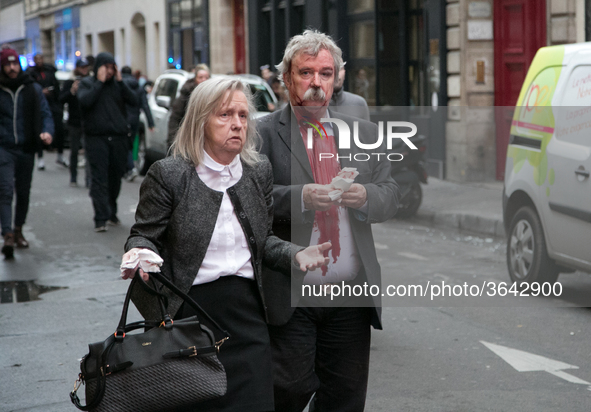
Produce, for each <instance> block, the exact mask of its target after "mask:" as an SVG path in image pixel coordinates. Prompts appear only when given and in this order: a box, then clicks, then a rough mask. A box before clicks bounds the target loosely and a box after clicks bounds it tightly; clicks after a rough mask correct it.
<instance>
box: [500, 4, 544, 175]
mask: <svg viewBox="0 0 591 412" xmlns="http://www.w3.org/2000/svg"><path fill="white" fill-rule="evenodd" d="M494 38H495V123H496V149H497V162H496V163H497V164H496V166H497V167H496V169H497V171H496V178H497V180H503V179H504V177H505V158H506V155H507V145H508V144H509V137H510V133H511V121H512V119H513V111H514V107H515V104H516V103H517V99H518V97H519V92H520V91H521V86H522V84H523V81H524V80H525V76H526V74H527V71H528V69H529V66H530V64H531V62H532V60H533V58H534V56H535V54H536V52H537V51H538V49H539V48H540V47H543V46H546V0H496V1H495V5H494Z"/></svg>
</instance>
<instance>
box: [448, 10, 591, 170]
mask: <svg viewBox="0 0 591 412" xmlns="http://www.w3.org/2000/svg"><path fill="white" fill-rule="evenodd" d="M590 12H591V2H590V1H588V0H494V1H493V0H478V1H471V0H447V5H446V24H447V46H448V51H447V62H448V67H447V72H448V77H447V84H448V87H447V89H448V98H449V103H448V104H449V106H450V107H449V110H448V122H447V124H446V144H447V150H446V153H447V156H446V176H447V178H449V179H451V180H457V181H482V180H494V179H496V180H502V179H503V178H504V172H505V156H506V150H507V144H508V143H509V131H510V126H511V119H512V117H513V106H515V104H516V102H517V98H518V96H519V92H520V90H521V85H522V83H523V81H524V79H525V75H526V74H527V71H528V69H529V65H530V64H531V61H532V60H533V57H534V56H535V53H536V51H537V50H538V49H539V48H540V47H544V46H550V45H557V44H565V43H575V42H583V41H585V40H589V39H590V38H589V37H586V32H589V27H590V26H589V17H588V16H589V13H590ZM586 28H587V29H586Z"/></svg>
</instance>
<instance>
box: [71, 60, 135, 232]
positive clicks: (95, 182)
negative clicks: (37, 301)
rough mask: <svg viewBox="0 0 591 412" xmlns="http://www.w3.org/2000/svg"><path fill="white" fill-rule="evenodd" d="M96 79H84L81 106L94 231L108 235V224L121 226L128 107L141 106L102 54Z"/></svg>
mask: <svg viewBox="0 0 591 412" xmlns="http://www.w3.org/2000/svg"><path fill="white" fill-rule="evenodd" d="M94 72H95V75H94V76H88V77H85V78H84V79H82V81H81V82H80V85H79V86H78V93H77V95H78V102H79V103H80V110H81V113H82V126H83V129H84V138H85V144H86V149H85V151H86V159H87V161H88V162H89V163H90V178H91V182H90V197H91V199H92V206H93V208H94V230H95V232H105V231H106V230H107V222H108V223H109V224H111V225H120V224H121V222H120V221H119V218H118V217H117V198H118V197H119V192H120V190H121V179H122V178H123V175H124V174H125V171H126V167H127V153H128V151H129V149H130V147H129V139H130V138H129V122H128V119H127V114H126V112H125V106H126V105H128V104H129V105H132V106H135V105H138V100H137V95H136V94H135V93H134V92H132V91H131V90H130V89H129V87H127V86H126V85H125V83H124V82H123V78H122V77H121V72H119V70H118V69H117V65H116V64H115V59H114V58H113V55H111V54H110V53H100V54H99V55H98V56H97V57H96V62H95V64H94Z"/></svg>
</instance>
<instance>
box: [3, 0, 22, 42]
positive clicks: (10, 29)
mask: <svg viewBox="0 0 591 412" xmlns="http://www.w3.org/2000/svg"><path fill="white" fill-rule="evenodd" d="M24 21H25V4H24V2H23V1H22V0H0V44H3V43H9V44H10V45H11V46H12V47H13V48H14V49H15V50H16V51H17V52H18V53H19V54H24V53H25V49H26V34H25V26H24Z"/></svg>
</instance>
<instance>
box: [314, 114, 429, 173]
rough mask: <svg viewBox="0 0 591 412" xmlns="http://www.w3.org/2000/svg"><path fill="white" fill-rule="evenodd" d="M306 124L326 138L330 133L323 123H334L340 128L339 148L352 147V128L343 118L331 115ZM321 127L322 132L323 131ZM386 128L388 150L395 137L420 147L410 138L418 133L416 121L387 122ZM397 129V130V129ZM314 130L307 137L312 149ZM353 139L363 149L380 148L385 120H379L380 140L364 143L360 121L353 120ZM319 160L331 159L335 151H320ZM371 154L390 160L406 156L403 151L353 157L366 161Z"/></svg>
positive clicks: (363, 154) (398, 159)
mask: <svg viewBox="0 0 591 412" xmlns="http://www.w3.org/2000/svg"><path fill="white" fill-rule="evenodd" d="M305 123H306V124H309V125H310V126H312V127H313V128H314V130H316V132H317V133H318V135H319V136H320V138H321V139H322V138H324V136H328V133H327V132H326V129H325V128H324V126H322V123H332V124H334V125H335V126H336V127H337V128H338V130H339V133H338V136H339V137H338V140H339V141H338V145H339V149H350V148H351V129H350V128H349V125H348V124H347V123H346V122H345V121H344V120H341V119H333V118H330V117H323V118H322V119H320V122H317V121H316V123H317V125H314V124H312V123H310V122H305ZM399 128H406V129H410V131H408V132H400V131H399V130H398V129H399ZM321 129H322V132H324V134H323V133H321ZM385 130H386V133H385V135H386V137H385V138H386V148H387V149H388V150H392V146H393V144H392V142H393V141H394V139H401V140H402V141H403V142H404V143H405V144H406V145H407V146H408V147H409V149H411V150H418V148H417V147H416V146H415V145H414V143H413V142H412V141H411V140H410V138H411V137H413V136H414V135H416V134H417V126H416V125H415V124H414V123H411V122H394V121H392V122H390V121H389V122H386V126H385ZM395 130H396V131H395ZM313 134H314V132H313V130H312V129H311V128H308V139H307V145H306V146H307V148H308V149H312V148H313V147H314V137H313ZM353 141H354V143H355V145H356V146H357V147H358V148H360V149H362V150H375V149H378V148H380V147H381V146H382V145H383V143H384V122H378V140H377V141H376V142H374V143H363V142H362V141H361V140H360V139H359V122H357V121H355V122H353ZM318 156H319V160H320V161H322V159H330V158H333V157H334V156H335V155H334V154H333V153H319V154H318ZM336 156H337V159H340V158H342V157H343V156H339V155H338V154H337V155H336ZM371 156H377V158H378V160H380V158H381V156H385V157H386V158H387V159H388V160H390V161H391V162H399V161H401V160H402V159H404V156H403V155H402V153H383V152H382V153H367V152H364V153H356V154H355V155H354V156H353V158H354V159H355V160H356V161H361V162H366V161H368V160H369V159H371ZM346 157H348V158H349V160H351V155H349V156H346Z"/></svg>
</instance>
